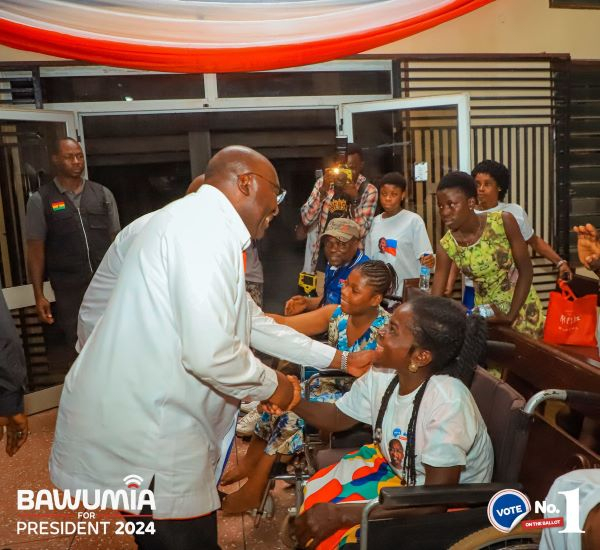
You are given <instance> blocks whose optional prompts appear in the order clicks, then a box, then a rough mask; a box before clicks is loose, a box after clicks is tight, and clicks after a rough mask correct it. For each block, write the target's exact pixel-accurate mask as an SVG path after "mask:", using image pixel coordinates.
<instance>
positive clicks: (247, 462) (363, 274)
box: [221, 260, 397, 513]
mask: <svg viewBox="0 0 600 550" xmlns="http://www.w3.org/2000/svg"><path fill="white" fill-rule="evenodd" d="M396 286H397V277H396V273H395V271H394V268H393V267H392V266H391V265H389V264H386V263H385V262H382V261H381V260H369V261H367V262H365V263H363V264H360V265H359V266H357V267H355V268H354V269H353V270H352V272H351V273H350V275H349V276H348V279H347V280H346V281H345V283H344V286H343V288H342V299H341V304H340V305H339V306H337V305H330V306H324V307H322V308H320V309H317V310H314V311H311V312H308V313H302V314H300V315H295V316H292V317H282V316H280V315H274V314H269V315H270V316H271V317H273V319H274V320H275V321H277V322H279V323H281V324H285V325H288V326H290V327H292V328H294V329H295V330H297V331H298V332H302V333H303V334H306V335H308V336H315V335H318V334H322V333H323V332H325V331H327V332H328V340H329V345H331V346H334V347H336V348H337V349H338V350H340V351H348V352H356V351H362V350H374V349H376V347H377V336H378V332H379V330H380V329H381V328H382V327H383V326H384V325H385V324H386V323H387V321H388V319H389V317H390V315H389V313H387V312H386V311H385V310H384V309H383V308H382V307H381V302H382V300H383V298H384V297H385V296H388V295H390V294H393V293H394V292H395V289H396ZM351 383H352V380H344V381H339V380H338V381H332V380H327V379H322V380H320V381H319V382H318V384H317V385H316V386H312V385H311V400H314V401H320V402H330V403H331V402H334V401H336V400H337V399H339V398H340V397H341V396H342V395H343V394H344V393H345V392H346V391H348V389H349V388H350V385H351ZM303 426H304V424H303V422H302V420H301V419H300V418H298V416H296V415H295V414H294V413H284V414H282V415H279V416H276V415H271V414H268V413H266V412H264V413H263V414H262V416H261V418H260V419H259V421H258V422H257V424H256V427H255V430H254V435H253V437H252V441H251V442H250V446H249V447H248V451H247V452H246V455H245V456H244V458H243V459H242V460H241V461H240V463H239V464H238V465H237V467H235V468H234V469H232V470H229V471H228V472H227V473H226V474H225V475H224V476H223V479H222V481H221V484H222V485H229V484H231V483H234V482H235V481H240V480H242V479H245V478H248V481H247V482H246V484H245V485H244V486H243V487H242V488H241V489H240V490H239V491H236V492H235V493H231V494H230V495H228V496H227V497H226V498H225V499H224V501H223V511H224V512H226V513H241V512H244V511H246V510H250V509H252V508H255V507H256V506H258V504H259V503H260V498H261V496H262V493H263V491H264V488H265V486H266V484H267V482H268V476H269V472H270V471H271V467H272V466H273V464H274V463H275V461H276V459H277V455H282V454H283V455H293V454H295V453H296V452H298V451H300V450H301V449H302V445H303V434H302V428H303ZM250 474H251V475H250Z"/></svg>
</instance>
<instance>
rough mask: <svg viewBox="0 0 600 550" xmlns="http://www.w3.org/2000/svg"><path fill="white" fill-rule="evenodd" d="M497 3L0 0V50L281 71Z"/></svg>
mask: <svg viewBox="0 0 600 550" xmlns="http://www.w3.org/2000/svg"><path fill="white" fill-rule="evenodd" d="M491 1H493V0H296V1H281V2H280V1H276V0H271V1H257V0H254V1H252V0H250V1H244V2H242V1H236V0H229V1H195V0H114V1H108V0H78V1H75V0H0V43H1V44H4V45H6V46H10V47H13V48H17V49H22V50H28V51H34V52H39V53H44V54H49V55H55V56H58V57H65V58H68V59H77V60H83V61H88V62H91V63H97V64H101V65H111V66H117V67H130V68H136V69H147V70H156V71H170V72H234V71H257V70H267V69H278V68H283V67H293V66H298V65H307V64H311V63H318V62H323V61H328V60H331V59H338V58H341V57H345V56H348V55H351V54H355V53H359V52H364V51H366V50H369V49H372V48H375V47H377V46H381V45H384V44H387V43H389V42H393V41H396V40H400V39H402V38H405V37H407V36H410V35H412V34H415V33H418V32H420V31H423V30H425V29H428V28H430V27H433V26H435V25H438V24H440V23H443V22H445V21H448V20H450V19H453V18H455V17H459V16H461V15H464V14H465V13H468V12H470V11H472V10H474V9H476V8H479V7H481V6H483V5H485V4H488V3H489V2H491Z"/></svg>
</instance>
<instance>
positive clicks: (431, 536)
mask: <svg viewBox="0 0 600 550" xmlns="http://www.w3.org/2000/svg"><path fill="white" fill-rule="evenodd" d="M489 347H497V348H499V349H500V351H501V353H502V352H503V353H506V352H507V351H509V348H510V349H512V348H514V346H511V345H510V344H504V343H501V342H488V348H489ZM470 389H471V392H472V394H473V397H474V399H475V402H476V403H477V406H478V408H479V411H480V413H481V415H482V417H483V420H484V422H485V423H486V426H487V429H488V433H489V435H490V439H491V441H492V446H493V449H494V457H495V462H494V472H493V476H492V482H491V483H486V484H464V485H452V486H418V487H400V488H384V489H383V490H382V491H381V492H380V494H379V497H378V498H377V499H374V500H372V501H369V502H367V503H366V507H365V509H364V511H363V517H362V522H361V528H360V548H361V550H375V549H377V550H381V549H386V548H402V549H403V550H412V549H414V550H417V549H418V550H440V549H442V548H451V549H452V550H474V549H476V548H520V549H522V550H526V549H529V548H537V547H538V543H539V538H540V532H539V531H537V532H536V531H529V530H528V531H527V532H523V531H521V530H519V529H515V530H513V531H512V532H511V533H508V534H505V533H500V532H499V531H496V530H495V529H494V528H491V527H490V523H489V520H488V516H487V504H488V502H489V500H490V499H491V497H492V496H493V495H494V494H495V493H497V492H498V491H500V490H503V489H508V488H511V489H517V490H522V486H521V484H520V483H518V481H517V480H518V476H519V472H520V469H521V463H522V460H523V456H524V454H525V449H526V445H527V441H528V433H529V426H530V423H531V421H532V417H533V415H534V413H535V411H536V409H537V408H538V407H539V406H540V405H541V404H542V403H544V402H545V401H548V400H559V401H564V402H567V403H569V404H575V405H577V406H579V407H581V406H582V405H583V406H585V407H586V408H587V409H588V410H589V411H590V412H591V416H600V394H595V393H590V392H581V391H571V390H555V389H549V390H544V391H541V392H538V393H537V394H535V395H534V396H532V397H531V398H530V399H529V400H528V401H527V402H526V401H525V399H524V398H523V396H522V395H521V394H520V393H518V392H517V391H516V390H515V389H513V388H512V387H511V386H510V385H508V384H507V383H505V382H503V381H502V380H500V379H498V378H496V377H494V376H493V375H492V374H490V373H489V372H488V371H486V370H485V369H483V368H481V367H477V369H476V371H475V373H474V376H473V379H472V382H471V384H470ZM499 413H500V414H499ZM343 441H344V440H343V438H342V440H341V441H340V442H336V440H335V436H332V439H331V441H330V442H329V443H330V444H329V445H327V446H324V445H323V442H320V443H319V444H318V445H314V443H313V442H312V441H311V439H310V434H309V436H308V438H307V439H305V446H306V449H305V457H306V461H305V462H304V463H302V462H301V461H300V460H299V461H298V463H297V465H295V469H294V475H292V476H290V477H289V479H290V480H291V481H292V482H293V483H294V485H295V490H296V505H295V507H294V508H293V509H291V510H290V513H291V516H294V513H295V512H297V511H298V510H300V507H301V505H302V500H303V487H304V485H305V483H306V480H307V479H308V478H309V477H310V476H311V475H312V473H314V472H315V471H316V470H319V469H321V468H324V467H327V466H329V465H331V464H333V463H335V462H337V461H338V460H340V459H341V458H342V456H344V455H345V454H347V453H349V452H352V451H355V450H356V449H357V448H358V447H360V446H361V445H363V444H365V443H370V442H371V441H372V434H371V433H370V427H369V432H368V433H363V436H362V440H360V438H357V439H355V440H354V441H352V444H351V445H348V446H347V447H346V446H345V445H344V446H341V445H343ZM336 443H341V445H340V444H336ZM279 479H282V478H279ZM433 506H438V507H439V506H441V507H443V508H444V509H445V510H449V511H443V512H437V513H428V514H424V515H410V514H407V513H406V511H407V510H408V509H415V508H419V507H433ZM375 510H378V511H381V510H383V511H384V515H385V516H386V517H385V519H382V518H381V515H382V514H381V512H379V513H378V517H377V519H375V518H374V517H373V512H374V511H375ZM450 510H451V511H450ZM288 523H289V522H288ZM432 526H435V528H432ZM282 536H283V538H287V539H288V540H289V536H288V533H286V532H285V529H284V530H283V531H282ZM391 541H395V542H391ZM398 541H402V543H401V545H400V544H399V543H398ZM488 544H489V546H488Z"/></svg>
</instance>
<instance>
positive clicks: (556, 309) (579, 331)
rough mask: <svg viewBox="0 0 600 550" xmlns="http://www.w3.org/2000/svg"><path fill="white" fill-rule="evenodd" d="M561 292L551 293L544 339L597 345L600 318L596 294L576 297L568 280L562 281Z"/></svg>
mask: <svg viewBox="0 0 600 550" xmlns="http://www.w3.org/2000/svg"><path fill="white" fill-rule="evenodd" d="M558 285H559V287H560V292H556V291H554V292H551V293H550V302H549V303H548V314H547V315H546V324H545V325H544V342H548V343H549V344H568V345H571V346H597V345H598V343H597V341H596V323H597V321H598V312H597V309H596V308H597V303H598V298H597V296H596V295H595V294H588V295H587V296H583V297H582V298H577V297H576V296H575V294H573V291H572V290H571V288H570V287H569V285H568V284H567V283H566V282H565V281H559V283H558Z"/></svg>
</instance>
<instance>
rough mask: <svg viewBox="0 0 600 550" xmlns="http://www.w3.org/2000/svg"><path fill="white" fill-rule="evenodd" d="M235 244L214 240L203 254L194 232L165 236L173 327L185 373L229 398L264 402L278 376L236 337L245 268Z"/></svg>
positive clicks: (224, 238)
mask: <svg viewBox="0 0 600 550" xmlns="http://www.w3.org/2000/svg"><path fill="white" fill-rule="evenodd" d="M234 241H235V239H234V238H233V237H232V236H231V235H228V233H227V232H225V233H223V234H220V235H215V236H214V237H213V238H211V239H208V240H205V244H204V246H203V249H202V251H201V252H199V251H198V241H197V235H196V234H195V233H194V232H193V231H185V232H184V231H172V232H170V233H167V234H166V235H165V236H163V243H162V246H163V258H164V260H163V261H166V263H167V266H166V270H167V276H168V281H167V282H168V287H169V298H170V300H171V305H172V311H173V315H174V319H173V322H174V323H175V324H176V327H177V333H178V334H179V335H180V345H181V360H182V364H183V366H184V368H185V369H186V370H187V371H189V372H190V373H192V374H193V375H194V376H196V377H197V378H199V379H200V380H201V381H202V382H204V383H205V384H207V385H209V386H211V387H213V388H214V389H216V390H217V391H219V392H221V393H223V394H225V395H228V396H231V397H234V398H236V399H252V400H263V399H268V398H269V397H270V396H271V395H272V394H273V393H274V392H275V389H276V388H277V375H276V374H275V371H274V370H273V369H271V368H269V367H267V366H266V365H263V364H262V363H261V362H260V361H259V360H258V359H257V358H256V357H255V356H254V355H253V354H252V351H251V350H250V348H249V347H248V345H246V344H245V343H244V342H243V341H242V340H241V339H240V337H239V336H238V334H237V323H236V320H237V317H238V313H239V312H238V311H236V308H235V302H236V294H237V291H238V288H239V285H238V282H239V277H243V268H242V265H241V264H242V251H241V249H238V248H237V246H238V245H237V243H236V242H234ZM191 251H196V254H191ZM238 299H243V300H244V301H245V300H246V296H245V295H244V296H242V297H241V298H240V297H238ZM244 309H245V303H244ZM157 336H158V335H157Z"/></svg>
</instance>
